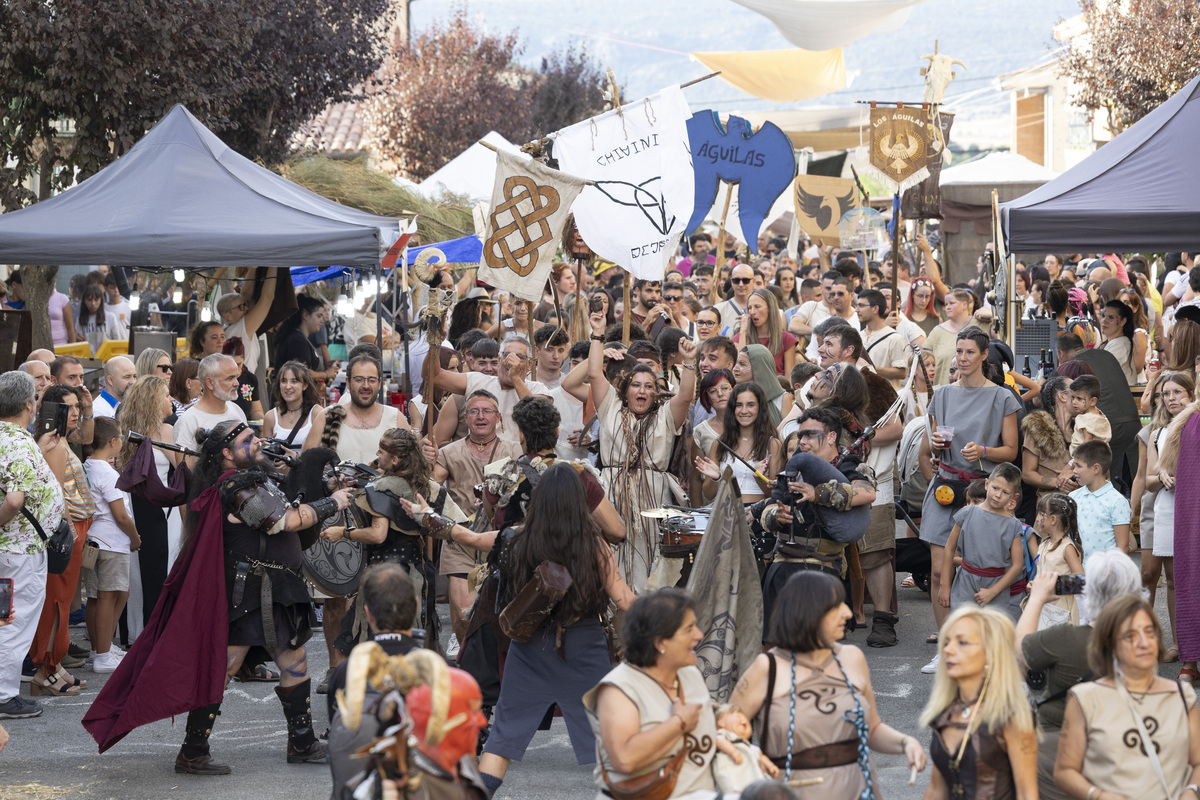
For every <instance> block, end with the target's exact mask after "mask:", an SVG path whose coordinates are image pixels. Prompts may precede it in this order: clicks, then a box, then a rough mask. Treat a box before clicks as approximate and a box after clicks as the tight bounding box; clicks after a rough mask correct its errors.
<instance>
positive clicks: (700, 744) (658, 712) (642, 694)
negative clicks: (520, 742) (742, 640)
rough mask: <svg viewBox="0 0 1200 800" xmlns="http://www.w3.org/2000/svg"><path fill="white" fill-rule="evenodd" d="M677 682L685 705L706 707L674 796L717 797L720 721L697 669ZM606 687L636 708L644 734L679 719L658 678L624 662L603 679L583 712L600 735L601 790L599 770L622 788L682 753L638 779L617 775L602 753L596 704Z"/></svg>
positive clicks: (689, 737) (688, 736) (689, 741)
mask: <svg viewBox="0 0 1200 800" xmlns="http://www.w3.org/2000/svg"><path fill="white" fill-rule="evenodd" d="M676 676H677V677H678V678H679V690H680V694H681V695H682V696H683V701H684V702H685V703H701V704H702V706H703V707H702V708H701V709H700V721H699V722H698V723H697V724H696V727H695V728H694V729H692V730H690V731H688V732H687V733H685V734H684V736H683V746H685V747H687V749H688V754H687V756H686V757H685V758H684V759H683V766H682V767H681V768H680V770H679V778H678V779H677V780H676V782H675V789H674V791H672V792H671V795H670V796H671V797H682V796H683V795H686V794H690V793H692V792H700V791H710V792H715V791H716V788H717V785H716V782H715V781H714V780H713V774H712V760H713V756H714V755H716V752H717V747H716V739H717V720H716V716H715V713H714V712H715V710H714V706H713V701H712V698H711V697H709V694H708V686H707V685H705V683H704V676H703V675H702V674H701V673H700V670H699V669H697V668H696V667H684V668H683V669H681V670H679V672H677V673H676ZM605 686H613V687H615V688H617V689H620V690H621V692H622V694H624V695H625V696H626V697H628V698H629V699H630V701H632V702H633V704H634V705H635V706H637V709H638V720H639V721H640V730H643V731H644V730H648V729H650V728H653V727H655V726H656V725H659V724H660V723H662V722H664V721H666V720H668V719H670V718H671V715H672V714H674V713H675V706H674V703H673V701H672V700H671V696H670V695H668V694H667V691H666V689H664V688H663V687H662V686H661V685H660V684H659V683H658V681H656V680H655V679H654V678H651V677H650V676H649V675H647V674H646V673H645V672H642V671H641V670H640V669H638V668H637V667H635V666H632V665H630V664H629V663H628V662H622V663H621V664H618V665H617V666H616V667H613V669H612V671H611V672H609V673H608V674H607V675H605V676H604V680H602V681H600V683H599V684H597V685H596V687H595V688H594V689H592V690H591V691H590V692H588V693H587V694H585V695H584V696H583V707H584V708H585V709H586V710H587V715H588V721H589V722H590V723H591V724H592V730H593V731H594V732H595V734H596V769H595V778H596V785H597V786H598V787H600V788H601V789H604V788H605V783H604V775H603V773H602V772H601V769H600V766H601V764H603V765H604V769H606V770H607V771H608V777H609V778H610V779H611V780H613V781H615V782H620V781H624V780H628V779H629V778H633V777H640V776H641V775H646V774H649V773H650V772H653V771H654V770H656V769H658V768H659V767H661V766H662V765H663V764H665V763H667V762H668V761H670V760H671V758H673V757H674V756H675V754H676V753H678V752H679V750H678V748H673V749H672V750H671V752H670V753H668V754H667V755H665V756H663V757H662V758H661V759H659V760H658V761H655V762H654V763H653V764H652V765H650V766H649V767H647V768H646V769H644V770H641V771H640V772H639V773H638V774H637V775H629V774H626V773H624V772H620V771H618V770H617V769H615V768H614V767H613V765H612V762H611V761H609V759H608V753H607V752H605V750H604V739H603V738H602V737H601V735H600V719H599V717H597V716H596V700H597V698H598V697H599V695H600V690H601V689H602V688H603V687H605ZM596 800H611V799H610V798H609V797H608V796H607V795H605V794H604V793H603V792H598V793H597V794H596Z"/></svg>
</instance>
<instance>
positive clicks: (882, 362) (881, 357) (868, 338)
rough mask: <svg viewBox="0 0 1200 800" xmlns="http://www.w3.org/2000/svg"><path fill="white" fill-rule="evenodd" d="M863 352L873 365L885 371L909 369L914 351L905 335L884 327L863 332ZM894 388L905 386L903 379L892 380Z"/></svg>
mask: <svg viewBox="0 0 1200 800" xmlns="http://www.w3.org/2000/svg"><path fill="white" fill-rule="evenodd" d="M862 335H863V350H864V351H865V352H866V353H867V355H869V356H870V357H871V363H873V364H874V365H875V366H877V367H883V368H885V369H889V368H891V369H903V370H907V369H908V364H909V362H910V361H911V360H912V350H911V349H909V347H908V345H907V343H906V342H905V341H904V336H903V334H901V333H899V332H898V331H896V330H895V329H893V328H890V327H888V326H887V325H884V326H883V327H882V328H880V329H879V330H877V331H874V332H872V331H863V332H862ZM891 383H892V386H894V387H895V388H897V389H899V388H900V387H901V386H903V385H904V380H903V379H902V378H893V379H891Z"/></svg>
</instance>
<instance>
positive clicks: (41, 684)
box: [29, 672, 81, 697]
mask: <svg viewBox="0 0 1200 800" xmlns="http://www.w3.org/2000/svg"><path fill="white" fill-rule="evenodd" d="M80 691H81V690H80V688H79V687H78V686H67V685H66V684H65V683H64V682H63V681H62V679H61V678H59V676H58V673H57V672H56V673H55V674H53V675H51V676H50V677H48V678H46V679H45V680H44V681H39V680H34V681H31V682H30V684H29V694H31V695H33V696H34V697H41V696H42V695H46V696H48V697H78V696H79V692H80Z"/></svg>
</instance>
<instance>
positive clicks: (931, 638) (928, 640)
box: [925, 633, 938, 644]
mask: <svg viewBox="0 0 1200 800" xmlns="http://www.w3.org/2000/svg"><path fill="white" fill-rule="evenodd" d="M937 643H938V635H937V634H936V633H931V634H929V635H928V636H927V637H925V644H937Z"/></svg>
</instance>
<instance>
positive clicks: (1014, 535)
mask: <svg viewBox="0 0 1200 800" xmlns="http://www.w3.org/2000/svg"><path fill="white" fill-rule="evenodd" d="M1020 488H1021V472H1020V470H1019V469H1017V468H1016V467H1015V466H1013V465H1012V464H1001V465H999V466H997V467H996V469H995V470H994V471H993V472H992V475H991V477H989V478H988V482H987V498H986V499H985V500H984V501H983V502H982V503H981V504H979V505H977V506H966V507H965V508H963V509H962V510H960V511H959V512H958V513H957V514H955V515H954V528H953V529H951V531H950V538H949V539H948V540H947V542H946V550H945V554H944V561H943V570H944V572H943V574H950V572H951V571H953V572H954V583H953V584H952V586H950V587H949V588H943V589H942V590H941V591H940V592H939V594H938V602H939V603H941V604H942V605H943V606H947V607H950V608H958V607H959V606H961V605H963V604H964V603H974V604H977V605H980V606H991V607H993V608H995V609H996V610H997V611H1004V612H1005V613H1008V614H1010V615H1011V614H1012V611H1011V609H1010V601H1009V592H1008V588H1009V586H1011V585H1012V584H1013V582H1014V581H1016V580H1018V579H1019V578H1020V577H1021V576H1022V574H1023V573H1024V570H1025V559H1024V556H1023V555H1022V553H1021V547H1022V546H1023V545H1024V539H1023V537H1022V535H1021V532H1022V527H1023V526H1022V524H1021V521H1020V520H1018V519H1017V518H1015V517H1014V516H1013V515H1012V510H1011V507H1012V505H1013V503H1012V500H1013V498H1014V497H1015V496H1016V495H1017V492H1019V491H1020ZM956 553H958V554H960V555H961V556H962V564H961V565H960V566H959V567H958V568H957V569H955V568H954V556H955V554H956ZM943 586H944V584H943Z"/></svg>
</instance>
